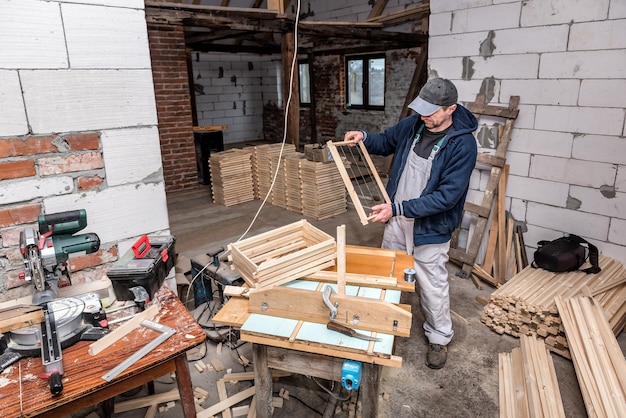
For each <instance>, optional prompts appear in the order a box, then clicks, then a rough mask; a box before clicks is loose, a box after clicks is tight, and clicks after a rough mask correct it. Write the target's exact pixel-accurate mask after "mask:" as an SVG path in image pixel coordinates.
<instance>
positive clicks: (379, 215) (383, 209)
mask: <svg viewBox="0 0 626 418" xmlns="http://www.w3.org/2000/svg"><path fill="white" fill-rule="evenodd" d="M370 216H374V217H373V218H371V219H370V221H372V222H387V221H388V220H389V219H391V217H392V216H393V212H392V211H391V205H389V204H387V203H383V204H382V205H376V206H372V213H371V215H370Z"/></svg>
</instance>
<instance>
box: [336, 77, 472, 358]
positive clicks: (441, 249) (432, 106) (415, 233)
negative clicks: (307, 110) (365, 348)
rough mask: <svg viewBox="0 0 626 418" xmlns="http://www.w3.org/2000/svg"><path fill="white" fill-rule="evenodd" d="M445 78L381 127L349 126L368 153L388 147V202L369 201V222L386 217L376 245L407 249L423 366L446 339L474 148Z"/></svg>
mask: <svg viewBox="0 0 626 418" xmlns="http://www.w3.org/2000/svg"><path fill="white" fill-rule="evenodd" d="M457 99H458V94H457V90H456V87H455V86H454V84H453V83H452V82H451V81H450V80H446V79H442V78H435V79H431V80H429V81H428V82H427V83H426V84H425V85H424V87H422V89H421V90H420V93H419V95H418V97H417V98H415V100H413V101H412V102H411V103H410V104H409V108H411V109H412V110H414V111H415V112H417V114H414V115H411V116H409V117H407V118H404V119H402V120H401V121H400V122H398V123H397V124H396V125H394V126H392V127H390V128H388V129H386V130H385V131H384V132H382V133H371V132H365V131H349V132H347V133H346V134H345V138H344V139H345V140H346V141H350V142H353V143H354V144H356V143H357V142H358V141H363V143H364V145H365V147H366V148H367V150H368V152H370V153H371V154H378V155H384V156H386V155H390V154H395V157H394V161H393V164H392V167H391V171H390V174H389V181H388V183H387V187H386V188H387V192H388V193H389V197H390V199H391V201H392V204H391V205H390V204H381V205H376V206H373V207H372V214H371V216H374V217H373V218H372V219H371V221H372V222H386V226H385V232H384V235H383V242H382V247H383V248H387V249H394V250H406V252H407V254H413V257H414V260H415V262H414V264H415V270H416V273H417V274H416V276H417V283H418V285H419V291H420V301H421V305H422V311H423V312H424V316H425V317H426V321H425V322H424V325H423V327H424V330H425V333H426V338H427V339H428V342H429V344H428V353H427V356H426V365H427V366H428V367H430V368H432V369H440V368H442V367H443V366H444V365H445V363H446V358H447V352H448V348H447V345H448V343H449V342H450V341H451V340H452V337H453V335H454V331H453V330H452V320H451V317H450V294H449V284H448V271H447V270H446V263H447V261H448V258H449V257H448V251H449V249H450V239H451V236H452V232H453V231H454V230H455V229H456V228H457V227H458V226H459V224H460V222H461V217H462V214H463V205H464V203H465V198H466V196H467V189H468V187H469V181H470V176H471V174H472V170H473V169H474V165H475V163H476V156H477V153H478V150H477V146H476V140H475V138H474V136H473V135H472V132H473V131H475V130H476V128H477V126H478V121H477V120H476V118H475V117H474V115H473V114H472V113H471V112H470V111H469V110H468V109H467V108H465V107H463V106H462V105H460V104H458V103H457Z"/></svg>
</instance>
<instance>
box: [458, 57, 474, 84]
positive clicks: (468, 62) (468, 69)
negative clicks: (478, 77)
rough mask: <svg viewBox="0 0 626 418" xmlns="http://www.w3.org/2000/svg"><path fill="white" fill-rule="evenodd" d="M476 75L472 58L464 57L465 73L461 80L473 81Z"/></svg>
mask: <svg viewBox="0 0 626 418" xmlns="http://www.w3.org/2000/svg"><path fill="white" fill-rule="evenodd" d="M473 75H474V61H472V59H471V58H470V57H463V73H462V74H461V78H462V79H463V80H471V79H472V76H473Z"/></svg>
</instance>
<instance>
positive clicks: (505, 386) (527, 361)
mask: <svg viewBox="0 0 626 418" xmlns="http://www.w3.org/2000/svg"><path fill="white" fill-rule="evenodd" d="M498 360H499V388H500V390H499V393H500V417H502V418H517V417H519V418H525V417H536V418H539V417H548V418H553V417H565V411H564V409H563V401H562V399H561V393H560V392H559V383H558V381H557V378H556V372H555V370H554V363H553V361H552V357H551V356H550V352H549V351H548V350H547V349H546V346H545V344H544V343H543V342H542V341H541V340H538V339H537V338H535V337H528V336H525V335H522V336H521V338H520V347H519V348H514V349H513V351H511V352H510V353H499V354H498Z"/></svg>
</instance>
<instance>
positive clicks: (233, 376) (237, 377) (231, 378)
mask: <svg viewBox="0 0 626 418" xmlns="http://www.w3.org/2000/svg"><path fill="white" fill-rule="evenodd" d="M286 376H291V373H290V372H286V371H284V370H272V379H277V378H280V377H286ZM222 380H224V381H225V382H241V381H242V380H254V372H239V373H226V374H225V375H224V376H222Z"/></svg>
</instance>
